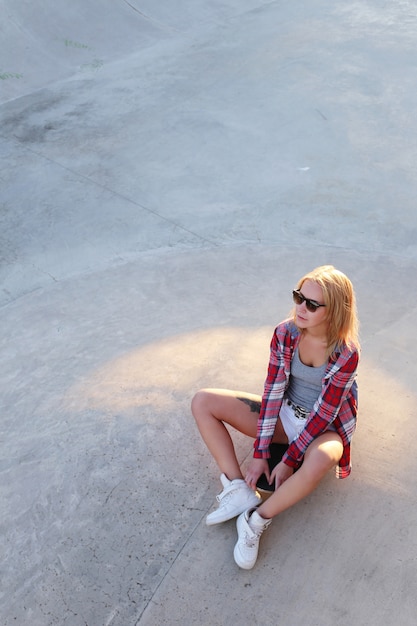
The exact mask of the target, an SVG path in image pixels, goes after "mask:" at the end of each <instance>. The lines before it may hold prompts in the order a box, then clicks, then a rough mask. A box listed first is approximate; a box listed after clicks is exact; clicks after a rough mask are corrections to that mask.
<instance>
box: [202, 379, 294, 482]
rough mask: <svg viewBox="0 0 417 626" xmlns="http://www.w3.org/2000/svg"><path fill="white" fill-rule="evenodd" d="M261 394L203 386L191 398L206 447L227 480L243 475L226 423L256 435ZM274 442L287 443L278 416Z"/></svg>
mask: <svg viewBox="0 0 417 626" xmlns="http://www.w3.org/2000/svg"><path fill="white" fill-rule="evenodd" d="M260 404H261V397H260V396H258V395H255V394H250V393H245V392H240V391H229V390H226V389H203V390H202V391H199V392H198V393H197V394H196V395H195V396H194V398H193V401H192V404H191V410H192V412H193V415H194V418H195V421H196V423H197V426H198V428H199V431H200V434H201V436H202V438H203V440H204V442H205V444H206V445H207V448H208V449H209V451H210V452H211V454H212V456H213V457H214V459H215V461H216V463H217V465H218V467H219V469H220V471H221V472H223V473H224V474H226V476H227V477H228V479H229V480H234V479H235V478H243V475H242V472H241V470H240V466H239V463H238V460H237V458H236V453H235V449H234V445H233V442H232V439H231V437H230V434H229V431H228V430H227V428H226V426H225V424H229V425H230V426H232V427H233V428H236V430H238V431H239V432H241V433H243V434H244V435H248V436H249V437H251V438H252V439H255V438H256V431H257V423H258V417H259V411H260ZM273 441H274V442H276V443H287V437H286V435H285V433H284V430H283V428H282V425H281V422H280V420H278V423H277V428H276V429H275V435H274V439H273Z"/></svg>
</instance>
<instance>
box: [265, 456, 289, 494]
mask: <svg viewBox="0 0 417 626" xmlns="http://www.w3.org/2000/svg"><path fill="white" fill-rule="evenodd" d="M293 473H294V470H293V468H292V467H290V466H289V465H286V464H285V463H284V462H283V461H281V462H280V463H278V465H276V466H275V467H274V469H273V470H272V472H271V480H270V483H269V484H270V485H272V484H273V483H274V481H275V490H277V489H278V487H280V486H281V485H282V483H285V481H286V480H288V478H289V477H290V476H292V475H293Z"/></svg>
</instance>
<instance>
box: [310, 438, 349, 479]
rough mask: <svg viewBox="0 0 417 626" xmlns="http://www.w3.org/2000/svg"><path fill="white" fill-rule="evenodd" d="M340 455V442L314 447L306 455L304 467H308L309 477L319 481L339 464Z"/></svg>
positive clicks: (341, 449)
mask: <svg viewBox="0 0 417 626" xmlns="http://www.w3.org/2000/svg"><path fill="white" fill-rule="evenodd" d="M342 453H343V445H342V442H341V441H340V442H339V441H334V440H333V441H331V442H330V441H329V442H327V441H325V442H323V443H322V444H321V445H318V446H316V447H314V448H313V449H312V450H311V451H310V454H307V455H306V461H307V463H306V465H308V467H309V472H310V475H311V476H312V477H313V476H314V477H315V478H317V479H319V480H320V479H321V478H322V477H323V476H324V475H325V474H327V472H328V471H329V470H331V469H332V468H334V466H335V465H336V464H337V463H338V462H339V460H340V458H341V456H342Z"/></svg>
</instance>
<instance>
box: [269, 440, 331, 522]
mask: <svg viewBox="0 0 417 626" xmlns="http://www.w3.org/2000/svg"><path fill="white" fill-rule="evenodd" d="M342 453H343V445H342V440H341V438H340V437H339V435H338V434H337V433H335V432H330V431H328V432H326V433H323V434H322V435H320V436H319V437H317V439H315V440H314V441H313V442H312V443H311V444H310V446H309V447H308V449H307V452H306V454H305V456H304V462H303V465H302V466H301V467H300V469H299V470H298V471H297V472H295V474H293V475H292V476H290V478H288V479H287V480H286V481H285V482H284V483H283V484H282V485H281V486H280V487H279V488H278V489H277V490H276V491H275V492H274V493H273V494H272V495H271V496H270V497H269V498H268V500H266V501H265V502H264V503H263V504H262V505H261V506H260V507H259V508H258V513H259V515H260V516H261V517H263V518H265V519H269V518H271V517H274V516H275V515H278V514H279V513H282V511H285V510H286V509H288V508H289V507H291V506H293V505H294V504H296V503H297V502H299V501H300V500H302V498H304V497H305V496H307V495H308V494H310V493H311V492H312V491H314V489H315V488H316V487H317V486H318V484H319V483H320V481H321V480H322V478H323V477H324V476H325V474H326V473H327V472H328V471H329V470H330V469H331V468H332V467H334V466H335V465H336V464H337V462H338V461H339V459H340V458H341V456H342Z"/></svg>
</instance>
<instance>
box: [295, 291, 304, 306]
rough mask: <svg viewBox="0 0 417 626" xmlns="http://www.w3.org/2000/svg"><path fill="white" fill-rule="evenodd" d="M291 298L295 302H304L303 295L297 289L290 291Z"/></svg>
mask: <svg viewBox="0 0 417 626" xmlns="http://www.w3.org/2000/svg"><path fill="white" fill-rule="evenodd" d="M292 299H293V300H294V302H295V304H302V303H303V302H304V298H303V296H302V295H301V294H299V293H298V291H293V292H292Z"/></svg>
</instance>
